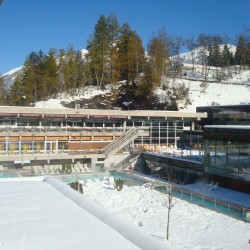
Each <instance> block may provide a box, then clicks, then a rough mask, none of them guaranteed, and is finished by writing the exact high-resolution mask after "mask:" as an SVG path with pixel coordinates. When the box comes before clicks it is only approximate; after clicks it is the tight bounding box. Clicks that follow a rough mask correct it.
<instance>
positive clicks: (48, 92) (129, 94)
mask: <svg viewBox="0 0 250 250" xmlns="http://www.w3.org/2000/svg"><path fill="white" fill-rule="evenodd" d="M249 41H250V39H249V37H248V36H246V35H241V36H240V37H239V39H238V44H237V49H236V53H235V54H233V53H232V52H231V51H230V50H229V48H228V45H227V43H226V42H225V38H221V37H220V36H219V35H207V34H201V35H200V36H199V37H198V38H197V39H196V40H195V39H194V38H191V39H186V40H183V39H181V38H180V37H177V36H172V35H169V34H167V33H166V32H165V31H164V30H160V31H158V32H157V33H156V34H154V35H153V36H152V38H151V39H150V41H149V43H148V44H147V48H146V50H145V49H144V46H143V42H142V40H141V38H140V36H139V35H138V34H137V32H136V31H135V30H133V29H132V28H131V27H130V25H129V24H128V23H127V22H125V23H124V24H122V25H120V24H119V22H118V20H117V17H116V16H115V15H110V16H108V17H105V16H103V15H101V16H100V18H99V19H98V21H97V23H96V25H95V28H94V32H93V34H92V36H91V37H90V38H89V40H88V41H87V52H86V53H84V52H83V51H77V50H75V49H74V48H73V46H71V45H70V46H68V48H67V49H66V50H65V49H59V50H58V49H51V50H50V51H49V52H48V54H45V53H44V52H43V51H38V52H31V53H30V54H29V55H28V56H27V57H26V60H25V62H24V65H23V68H22V73H21V74H20V75H18V76H17V77H16V78H15V81H14V83H13V85H12V86H11V87H10V89H8V90H5V89H4V83H3V79H2V78H1V77H0V91H1V97H2V98H1V102H2V103H3V102H4V104H10V105H30V104H31V103H34V102H36V101H39V100H46V99H48V98H51V97H56V96H58V95H61V94H62V93H63V92H67V93H70V94H72V95H75V94H77V91H78V90H79V89H80V88H84V86H87V85H94V86H97V87H99V88H102V89H105V87H106V85H107V84H112V89H113V94H114V98H118V97H120V99H122V100H124V101H131V100H135V99H136V100H137V102H139V103H140V104H143V105H144V106H145V108H147V105H146V103H150V102H151V103H152V102H154V101H157V100H152V98H153V97H152V93H153V91H154V90H155V88H156V87H158V86H159V85H160V84H162V83H163V82H164V80H166V77H167V76H169V75H171V76H172V77H175V76H177V75H178V73H179V71H180V69H181V61H180V57H179V56H178V54H179V53H180V50H181V48H182V47H183V46H185V47H186V48H187V49H188V50H190V51H193V50H194V49H195V48H199V50H200V51H199V53H200V55H201V57H202V64H203V66H204V75H205V74H206V72H207V69H208V68H209V67H210V66H215V67H224V68H228V69H229V67H230V66H231V65H235V64H237V65H242V66H250V59H249V58H250V56H249V55H250V42H249ZM223 43H224V44H225V45H224V48H223V50H222V49H221V48H220V45H221V44H223ZM207 51H208V55H207ZM174 55H175V56H174ZM194 59H195V58H194V57H193V59H192V62H193V69H194ZM119 81H124V82H125V85H124V86H123V92H122V91H120V92H117V90H116V86H117V83H118V82H119ZM170 92H171V93H174V95H175V96H176V94H177V93H179V92H182V93H183V92H187V91H186V90H181V91H180V90H178V89H175V88H174V89H171V91H170ZM122 93H123V94H122ZM124 93H125V94H124ZM147 100H148V101H147ZM167 102H168V104H169V106H171V105H172V104H173V98H172V99H171V96H170V97H169V100H167Z"/></svg>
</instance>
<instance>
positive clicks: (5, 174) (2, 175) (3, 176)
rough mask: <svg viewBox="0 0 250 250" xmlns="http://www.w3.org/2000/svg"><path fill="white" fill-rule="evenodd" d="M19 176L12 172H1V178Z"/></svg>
mask: <svg viewBox="0 0 250 250" xmlns="http://www.w3.org/2000/svg"><path fill="white" fill-rule="evenodd" d="M17 176H18V175H17V174H15V173H11V172H0V178H12V177H17Z"/></svg>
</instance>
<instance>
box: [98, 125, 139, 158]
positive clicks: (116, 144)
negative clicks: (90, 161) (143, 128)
mask: <svg viewBox="0 0 250 250" xmlns="http://www.w3.org/2000/svg"><path fill="white" fill-rule="evenodd" d="M138 135H139V132H138V129H137V128H131V129H129V130H128V131H126V132H125V133H124V134H123V135H122V136H120V137H119V138H118V139H117V140H115V141H113V142H112V143H110V144H109V145H107V146H106V147H105V148H103V150H102V152H103V153H104V154H106V156H107V158H108V157H109V156H111V155H113V154H115V153H117V152H118V151H119V150H120V149H122V148H123V147H125V146H126V145H128V144H129V143H130V142H132V141H133V140H134V139H136V138H137V137H138Z"/></svg>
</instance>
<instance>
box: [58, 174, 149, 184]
mask: <svg viewBox="0 0 250 250" xmlns="http://www.w3.org/2000/svg"><path fill="white" fill-rule="evenodd" d="M108 177H113V178H114V179H122V180H123V181H124V183H125V184H126V185H135V184H136V185H141V184H144V183H146V181H145V180H143V179H142V178H139V177H138V178H136V177H135V176H131V175H128V174H126V173H121V172H117V171H110V172H105V173H95V174H84V175H68V176H66V175H65V176H60V177H56V178H57V179H59V180H60V181H63V182H66V183H70V182H74V181H79V180H83V181H85V182H86V181H87V180H92V181H94V180H96V179H98V180H100V181H103V180H104V179H105V178H108Z"/></svg>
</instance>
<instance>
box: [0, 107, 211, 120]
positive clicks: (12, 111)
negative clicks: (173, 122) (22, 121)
mask: <svg viewBox="0 0 250 250" xmlns="http://www.w3.org/2000/svg"><path fill="white" fill-rule="evenodd" d="M0 115H1V116H17V117H26V116H40V117H58V118H67V117H69V118H71V117H73V118H76V117H82V118H97V119H98V118H100V119H104V118H106V119H114V118H117V119H119V118H120V119H136V118H140V119H158V118H159V119H160V118H161V119H165V120H167V119H171V118H172V119H173V118H174V119H184V118H186V119H191V120H196V119H201V118H206V117H207V113H196V112H182V111H165V110H107V109H69V108H57V109H54V108H36V107H19V106H0Z"/></svg>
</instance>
